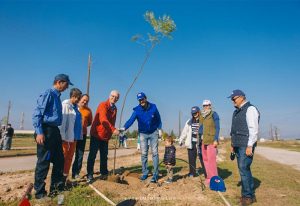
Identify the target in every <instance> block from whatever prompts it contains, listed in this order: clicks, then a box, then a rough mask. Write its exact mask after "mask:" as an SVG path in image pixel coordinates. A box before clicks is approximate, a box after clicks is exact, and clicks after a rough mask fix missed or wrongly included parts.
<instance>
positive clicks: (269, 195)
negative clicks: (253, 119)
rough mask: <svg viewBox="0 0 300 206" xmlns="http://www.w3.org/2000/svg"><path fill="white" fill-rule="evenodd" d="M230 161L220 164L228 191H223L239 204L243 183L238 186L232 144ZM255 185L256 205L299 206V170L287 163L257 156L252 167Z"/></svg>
mask: <svg viewBox="0 0 300 206" xmlns="http://www.w3.org/2000/svg"><path fill="white" fill-rule="evenodd" d="M227 148H228V149H227V156H228V158H227V160H226V161H224V162H222V163H220V164H219V165H218V166H219V168H221V169H220V170H219V171H221V172H220V174H219V175H220V176H221V177H223V179H224V181H225V184H226V187H227V192H226V193H225V194H224V195H225V197H226V198H228V200H229V201H230V203H231V204H232V205H237V204H238V198H239V197H240V190H241V186H237V184H238V182H239V180H240V176H239V173H238V168H237V163H236V160H235V161H233V162H232V161H230V160H229V152H228V151H229V144H228V145H227ZM251 170H252V174H253V177H254V183H255V187H256V197H257V201H258V202H257V203H255V204H254V205H272V206H273V205H289V206H290V205H300V172H299V171H298V170H295V169H293V168H291V167H289V166H284V165H281V164H278V163H275V162H272V161H269V160H267V159H265V158H264V157H261V156H259V155H255V156H254V161H253V163H252V166H251Z"/></svg>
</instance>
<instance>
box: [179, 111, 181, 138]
mask: <svg viewBox="0 0 300 206" xmlns="http://www.w3.org/2000/svg"><path fill="white" fill-rule="evenodd" d="M180 135H181V111H180V110H179V122H178V138H179V137H180Z"/></svg>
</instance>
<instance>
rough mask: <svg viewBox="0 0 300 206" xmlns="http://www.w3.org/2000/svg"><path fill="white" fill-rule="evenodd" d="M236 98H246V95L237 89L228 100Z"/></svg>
mask: <svg viewBox="0 0 300 206" xmlns="http://www.w3.org/2000/svg"><path fill="white" fill-rule="evenodd" d="M236 96H244V97H245V96H246V94H245V93H244V92H243V91H242V90H240V89H235V90H233V91H232V93H231V95H230V96H229V97H227V98H232V97H236Z"/></svg>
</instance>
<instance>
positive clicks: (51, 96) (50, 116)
mask: <svg viewBox="0 0 300 206" xmlns="http://www.w3.org/2000/svg"><path fill="white" fill-rule="evenodd" d="M32 122H33V127H34V130H35V132H36V134H43V129H42V124H43V123H46V124H49V125H52V126H60V125H61V123H62V105H61V101H60V92H59V91H58V90H56V89H55V88H51V89H47V90H46V91H45V92H44V93H42V94H41V95H40V96H39V97H38V99H37V103H36V107H35V109H34V111H33V115H32Z"/></svg>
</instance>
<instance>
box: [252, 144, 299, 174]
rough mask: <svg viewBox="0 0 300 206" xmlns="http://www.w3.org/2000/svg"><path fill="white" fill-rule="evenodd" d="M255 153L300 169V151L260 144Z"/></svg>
mask: <svg viewBox="0 0 300 206" xmlns="http://www.w3.org/2000/svg"><path fill="white" fill-rule="evenodd" d="M255 153H256V154H259V155H261V156H263V157H265V158H267V159H269V160H272V161H275V162H278V163H280V164H283V165H289V166H292V167H293V168H295V169H297V170H300V152H294V151H289V150H285V149H275V148H270V147H261V146H258V147H257V148H256V151H255Z"/></svg>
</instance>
